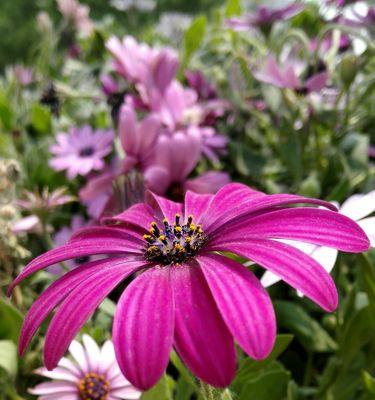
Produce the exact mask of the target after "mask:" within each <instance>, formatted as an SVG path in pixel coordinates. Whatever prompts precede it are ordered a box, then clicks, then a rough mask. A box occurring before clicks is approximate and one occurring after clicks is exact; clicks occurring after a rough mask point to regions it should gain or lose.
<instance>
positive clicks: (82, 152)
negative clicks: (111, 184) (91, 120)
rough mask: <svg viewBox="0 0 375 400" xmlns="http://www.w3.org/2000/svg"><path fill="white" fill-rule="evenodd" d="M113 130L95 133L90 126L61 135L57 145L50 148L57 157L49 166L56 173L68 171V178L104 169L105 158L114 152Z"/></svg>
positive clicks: (72, 129)
mask: <svg viewBox="0 0 375 400" xmlns="http://www.w3.org/2000/svg"><path fill="white" fill-rule="evenodd" d="M113 138H114V133H113V131H112V130H101V129H99V130H96V131H93V130H92V128H91V127H90V126H89V125H84V126H82V127H81V128H71V129H70V131H69V133H68V134H66V133H59V134H58V135H57V144H54V145H52V146H51V147H50V151H51V153H52V154H54V155H55V157H53V158H52V159H51V160H50V161H49V165H50V166H51V167H52V168H53V169H54V170H55V171H63V170H66V171H67V177H68V178H69V179H74V178H75V177H76V176H77V175H82V176H85V175H87V174H88V173H89V172H91V171H92V170H101V169H103V168H104V165H105V163H104V160H103V159H104V157H105V156H107V155H108V154H109V153H110V152H111V151H112V142H113Z"/></svg>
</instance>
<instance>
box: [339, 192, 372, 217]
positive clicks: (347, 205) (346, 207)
mask: <svg viewBox="0 0 375 400" xmlns="http://www.w3.org/2000/svg"><path fill="white" fill-rule="evenodd" d="M374 211H375V190H373V191H372V192H370V193H367V194H366V195H363V194H355V195H354V196H351V197H349V198H348V199H347V200H346V201H345V202H344V203H343V205H342V206H341V209H340V213H341V214H344V215H346V216H347V217H349V218H351V219H354V220H355V221H358V220H359V219H361V218H364V217H367V216H368V215H370V214H371V213H373V212H374Z"/></svg>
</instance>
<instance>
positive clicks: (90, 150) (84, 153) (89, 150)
mask: <svg viewBox="0 0 375 400" xmlns="http://www.w3.org/2000/svg"><path fill="white" fill-rule="evenodd" d="M93 154H94V148H93V147H84V148H83V149H81V150H80V152H79V155H80V156H81V157H90V156H92V155H93Z"/></svg>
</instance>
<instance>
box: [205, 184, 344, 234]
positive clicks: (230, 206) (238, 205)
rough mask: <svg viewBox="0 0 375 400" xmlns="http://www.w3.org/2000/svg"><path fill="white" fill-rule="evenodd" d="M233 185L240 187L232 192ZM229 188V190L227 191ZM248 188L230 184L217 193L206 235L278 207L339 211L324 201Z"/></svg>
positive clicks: (213, 201)
mask: <svg viewBox="0 0 375 400" xmlns="http://www.w3.org/2000/svg"><path fill="white" fill-rule="evenodd" d="M231 185H237V186H239V187H238V189H237V190H235V191H233V192H232V191H231V189H230V187H228V186H231ZM227 187H228V189H226V188H227ZM241 187H242V188H241ZM246 188H247V186H244V185H240V184H229V185H226V186H224V187H223V189H221V190H219V191H218V192H217V194H216V195H215V197H214V199H213V200H212V202H211V205H210V208H209V210H207V213H206V214H205V217H206V216H209V218H205V219H206V220H207V225H204V230H205V232H206V233H208V232H214V231H215V230H216V229H218V228H219V229H220V230H221V228H222V226H223V224H225V223H227V222H228V221H230V220H235V219H238V220H241V219H242V221H243V220H244V218H245V217H246V218H252V217H253V216H254V215H257V214H260V213H263V212H266V211H269V210H272V209H276V208H277V207H282V206H289V205H293V204H303V203H305V204H313V205H318V206H323V207H325V208H328V209H330V210H334V211H337V208H336V207H335V206H334V205H333V204H331V203H328V202H326V201H323V200H318V199H310V198H308V197H303V196H299V195H290V194H275V195H265V194H264V193H261V192H255V191H253V190H251V189H250V188H247V189H248V190H249V191H247V190H246ZM215 217H216V218H215ZM202 223H203V221H202Z"/></svg>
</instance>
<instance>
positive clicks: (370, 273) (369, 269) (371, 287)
mask: <svg viewBox="0 0 375 400" xmlns="http://www.w3.org/2000/svg"><path fill="white" fill-rule="evenodd" d="M359 257H360V260H361V265H362V278H363V282H364V286H365V290H366V293H367V297H368V300H369V303H370V305H371V307H372V309H373V312H374V314H375V268H374V266H373V265H372V264H371V261H370V259H369V258H368V257H367V256H366V254H360V255H359Z"/></svg>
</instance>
